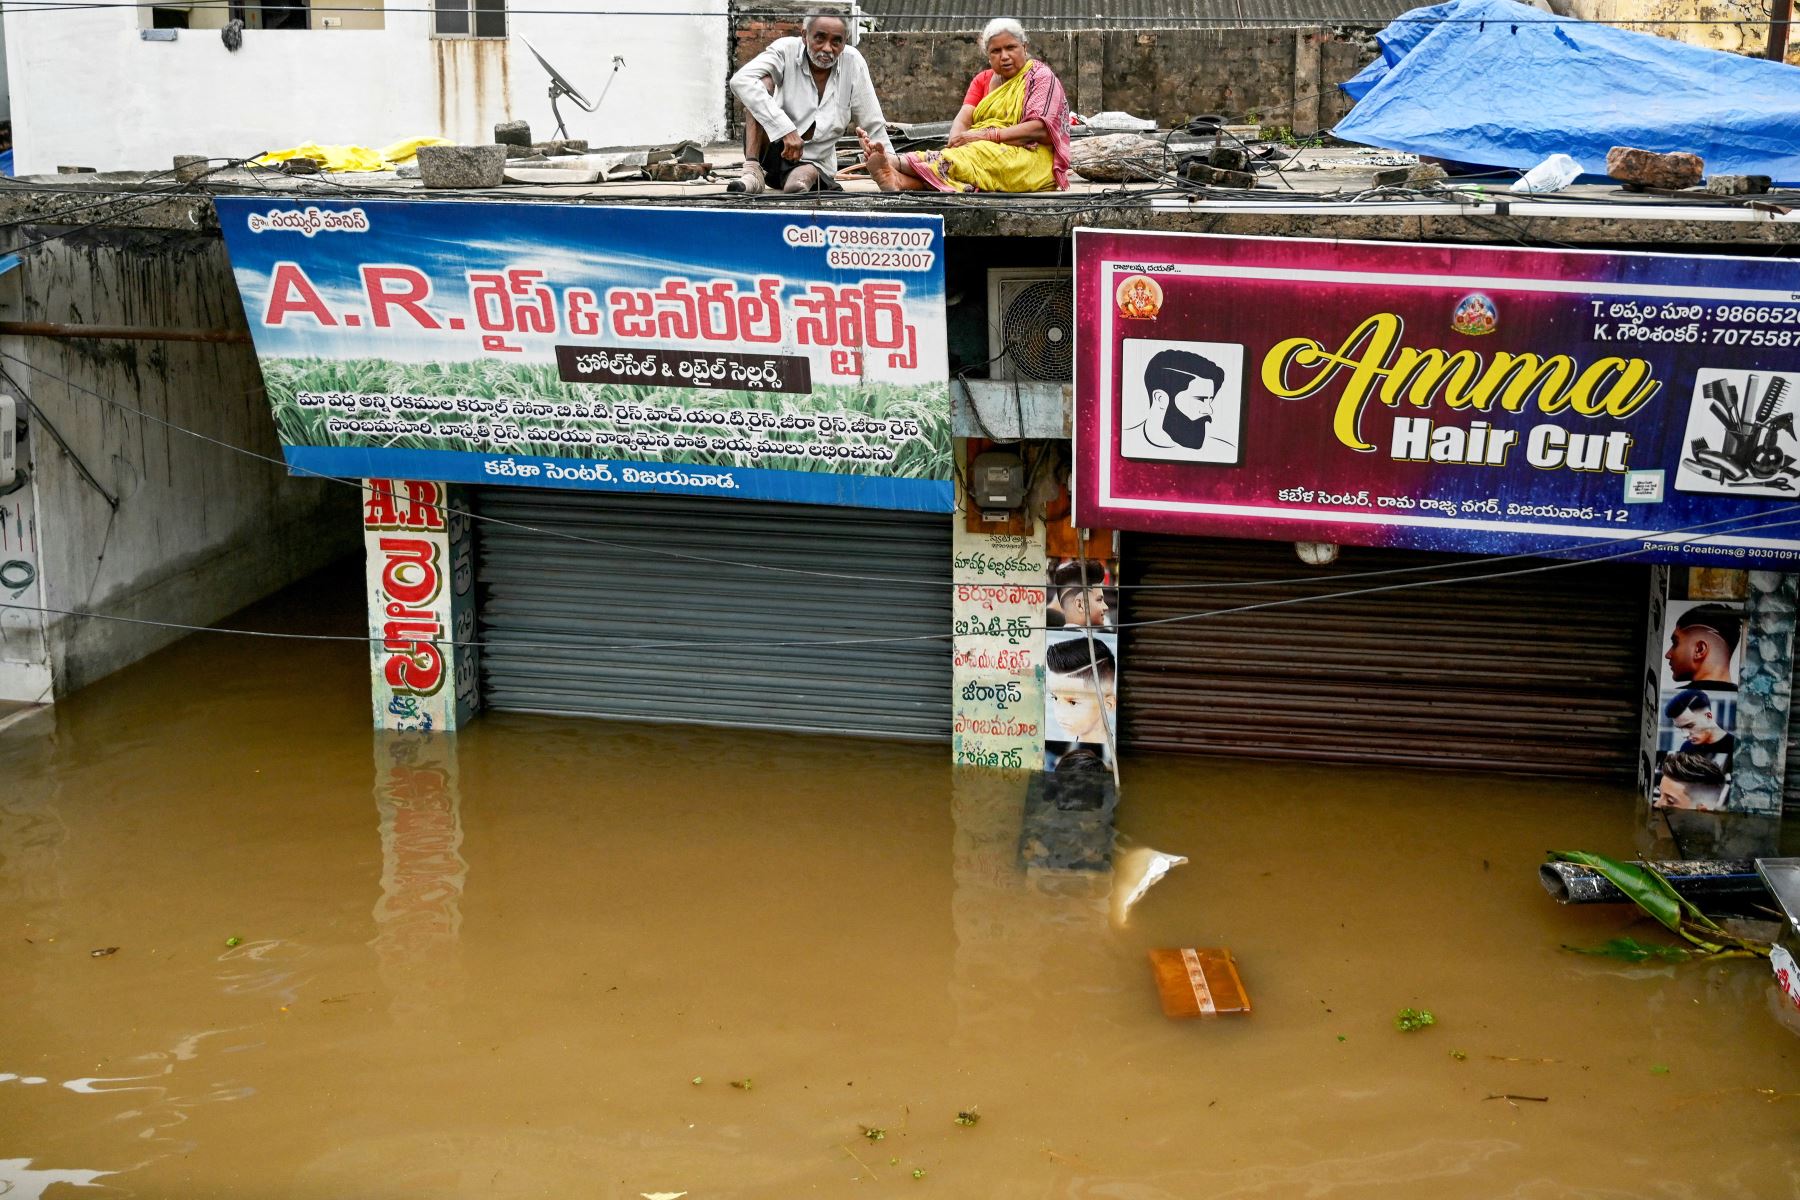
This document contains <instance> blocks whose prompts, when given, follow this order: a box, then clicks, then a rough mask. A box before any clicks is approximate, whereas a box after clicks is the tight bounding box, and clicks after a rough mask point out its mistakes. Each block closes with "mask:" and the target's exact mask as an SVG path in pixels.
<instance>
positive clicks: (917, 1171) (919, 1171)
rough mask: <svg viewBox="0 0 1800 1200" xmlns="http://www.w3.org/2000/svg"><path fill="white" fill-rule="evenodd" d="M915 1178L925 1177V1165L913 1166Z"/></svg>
mask: <svg viewBox="0 0 1800 1200" xmlns="http://www.w3.org/2000/svg"><path fill="white" fill-rule="evenodd" d="M913 1178H914V1179H923V1178H925V1168H924V1167H914V1168H913Z"/></svg>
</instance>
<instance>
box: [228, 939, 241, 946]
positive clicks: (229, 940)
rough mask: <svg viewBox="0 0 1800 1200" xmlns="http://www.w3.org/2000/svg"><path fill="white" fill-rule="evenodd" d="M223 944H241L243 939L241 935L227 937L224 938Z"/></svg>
mask: <svg viewBox="0 0 1800 1200" xmlns="http://www.w3.org/2000/svg"><path fill="white" fill-rule="evenodd" d="M225 944H226V945H227V946H241V945H243V944H244V939H243V938H241V937H228V938H226V939H225Z"/></svg>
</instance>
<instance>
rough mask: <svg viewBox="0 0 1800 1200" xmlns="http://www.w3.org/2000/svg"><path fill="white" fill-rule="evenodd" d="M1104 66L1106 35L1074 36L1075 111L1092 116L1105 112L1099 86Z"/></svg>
mask: <svg viewBox="0 0 1800 1200" xmlns="http://www.w3.org/2000/svg"><path fill="white" fill-rule="evenodd" d="M1105 65H1106V35H1105V34H1103V33H1100V32H1099V31H1097V30H1089V31H1086V32H1083V33H1078V34H1076V35H1075V96H1074V100H1075V111H1076V112H1081V113H1086V114H1087V115H1088V116H1090V117H1091V116H1093V115H1094V114H1095V113H1097V112H1105V111H1106V93H1105V91H1104V89H1103V86H1102V84H1101V78H1102V70H1103V68H1104V67H1105Z"/></svg>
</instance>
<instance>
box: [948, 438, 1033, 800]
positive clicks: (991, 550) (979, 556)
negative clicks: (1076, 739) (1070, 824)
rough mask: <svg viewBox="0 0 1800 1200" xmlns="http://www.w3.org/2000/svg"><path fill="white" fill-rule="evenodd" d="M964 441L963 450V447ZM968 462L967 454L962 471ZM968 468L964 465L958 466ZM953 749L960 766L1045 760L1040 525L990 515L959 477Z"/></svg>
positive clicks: (1010, 766) (1026, 518)
mask: <svg viewBox="0 0 1800 1200" xmlns="http://www.w3.org/2000/svg"><path fill="white" fill-rule="evenodd" d="M967 446H968V443H967V442H963V443H961V444H959V446H958V448H957V452H958V453H959V454H966V451H967ZM966 471H967V459H966V458H965V462H964V472H966ZM961 474H963V472H959V475H961ZM950 519H951V520H952V521H954V522H955V523H956V525H955V528H954V531H953V533H952V535H951V542H950V545H951V555H952V563H951V578H952V579H954V580H955V589H954V593H953V596H952V610H953V617H954V622H955V623H954V625H953V627H952V628H953V632H954V634H955V637H954V640H953V642H952V654H953V657H952V659H951V664H952V665H951V676H950V678H951V687H952V688H953V692H952V696H951V703H952V711H953V712H954V714H955V715H954V717H953V718H952V723H951V736H950V749H951V754H952V761H953V762H955V763H956V764H957V765H958V766H970V767H993V768H998V769H1002V770H1033V771H1035V770H1039V769H1041V768H1042V766H1043V764H1044V600H1045V577H1044V570H1045V558H1044V526H1043V522H1041V521H1039V520H1037V519H1036V518H1035V517H1033V516H1031V515H1030V514H1029V513H1026V514H1021V515H1020V516H1019V517H1018V518H1017V519H1016V520H1015V521H1013V522H1007V523H996V524H995V525H994V526H987V525H984V524H983V523H982V522H981V521H980V518H979V514H978V513H974V512H972V511H971V508H970V503H969V497H968V495H967V493H965V492H963V491H962V490H961V488H960V486H959V487H958V496H957V504H956V512H954V513H953V514H952V515H951V518H950Z"/></svg>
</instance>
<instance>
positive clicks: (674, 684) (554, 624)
mask: <svg viewBox="0 0 1800 1200" xmlns="http://www.w3.org/2000/svg"><path fill="white" fill-rule="evenodd" d="M476 508H477V510H478V511H479V512H480V513H481V515H482V516H484V517H497V518H501V519H502V520H505V521H511V522H517V523H519V524H521V525H526V526H531V527H534V528H537V529H543V530H554V531H557V532H558V533H572V534H575V535H577V536H579V537H582V538H591V539H596V540H597V541H600V542H604V543H607V544H605V545H597V544H593V543H584V542H575V541H571V540H568V539H567V538H565V537H557V536H546V535H545V534H542V533H533V532H529V531H527V530H522V529H517V528H512V527H509V526H507V525H502V524H498V523H496V522H493V521H484V522H482V523H481V524H480V526H479V541H478V548H477V555H478V562H479V573H478V578H479V580H480V583H481V585H482V595H481V604H480V620H481V637H482V641H483V642H484V648H483V650H482V658H481V675H482V686H483V693H484V694H483V699H484V702H485V703H486V704H487V705H488V707H490V708H495V709H503V710H512V711H517V712H541V713H566V714H576V715H582V716H597V717H612V718H617V719H621V720H643V721H679V722H684V723H690V724H703V725H732V726H743V727H747V728H756V729H789V730H808V731H822V732H832V733H848V734H862V735H869V736H881V737H904V738H918V739H936V738H942V739H947V738H948V737H949V733H950V657H951V655H950V643H949V641H948V639H947V635H948V633H949V631H950V628H951V619H952V618H951V611H950V600H951V597H950V588H949V587H948V586H947V585H946V582H945V581H946V580H948V578H949V576H950V519H949V518H948V517H947V516H944V515H942V514H930V513H901V512H883V511H876V510H872V509H857V508H827V507H815V506H811V505H797V504H760V503H754V502H747V501H741V500H727V501H720V500H696V499H693V498H689V497H660V496H635V495H617V496H615V495H588V494H584V493H580V492H551V491H532V490H525V489H515V488H507V489H500V488H493V489H484V490H482V491H480V492H478V493H477V496H476ZM677 555H691V556H693V557H689V558H683V557H677ZM704 560H714V561H704ZM731 562H740V563H741V562H751V563H756V564H761V565H762V566H763V567H786V568H792V569H796V570H797V571H826V572H837V573H841V574H844V575H857V576H880V577H882V578H884V579H904V580H919V581H920V582H919V583H916V584H909V583H891V582H864V581H860V580H852V579H831V578H821V577H819V576H816V575H807V574H799V573H792V574H784V573H781V572H778V571H770V570H764V569H757V568H755V567H744V566H730V565H726V564H728V563H731ZM907 637H919V638H926V637H928V638H931V639H933V640H919V641H910V642H908V641H900V642H888V643H878V644H873V645H855V644H838V645H829V644H818V643H829V642H838V643H844V642H851V641H854V640H855V639H858V638H907ZM796 642H799V643H807V642H810V643H815V644H813V645H792V644H785V645H784V644H780V643H796Z"/></svg>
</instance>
